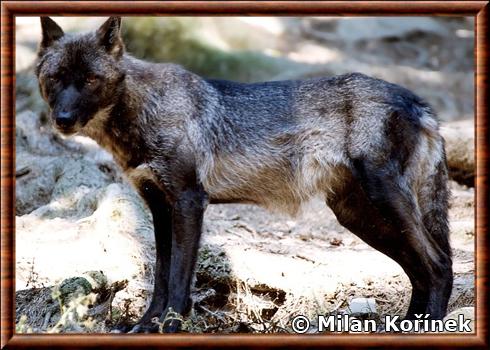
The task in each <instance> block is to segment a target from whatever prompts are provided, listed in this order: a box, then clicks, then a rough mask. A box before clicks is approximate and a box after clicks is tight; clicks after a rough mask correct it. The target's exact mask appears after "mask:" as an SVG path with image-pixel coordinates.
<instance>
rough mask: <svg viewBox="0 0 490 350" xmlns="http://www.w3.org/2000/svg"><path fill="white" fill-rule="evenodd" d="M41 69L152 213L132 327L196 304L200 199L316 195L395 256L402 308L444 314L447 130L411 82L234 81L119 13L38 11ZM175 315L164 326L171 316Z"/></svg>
mask: <svg viewBox="0 0 490 350" xmlns="http://www.w3.org/2000/svg"><path fill="white" fill-rule="evenodd" d="M41 24H42V32H43V37H42V42H41V45H40V48H39V54H38V61H37V70H36V74H37V77H38V79H39V85H40V90H41V93H42V96H43V98H44V99H45V100H46V101H47V103H48V104H49V107H50V109H51V118H52V121H53V123H54V125H55V127H56V129H58V130H59V131H60V132H61V133H63V134H66V135H70V134H74V133H79V134H83V135H87V136H89V137H91V138H93V139H94V140H96V141H97V142H98V143H99V144H100V145H101V146H102V147H104V148H105V149H107V150H109V151H110V152H111V153H112V154H113V156H114V159H115V160H116V161H117V163H118V164H119V165H120V166H121V168H122V169H123V171H124V172H125V174H126V175H127V177H128V179H129V180H130V181H131V182H132V184H133V185H134V186H135V187H136V189H137V190H138V191H139V193H140V195H141V196H142V198H143V199H144V200H145V202H146V204H147V205H148V207H149V209H150V210H151V213H152V215H153V222H154V226H155V243H156V252H157V255H156V269H155V271H156V276H155V286H154V293H153V297H152V300H151V304H150V306H149V308H148V310H147V311H146V313H145V314H144V315H143V317H142V318H141V320H140V321H139V322H138V323H137V324H136V325H135V326H134V327H133V328H132V330H131V331H132V332H152V331H155V330H156V329H157V326H156V324H155V323H153V322H152V319H153V318H154V317H160V320H164V319H165V316H166V314H167V313H168V311H169V309H170V308H171V309H172V310H173V311H174V312H176V313H179V314H184V313H186V312H188V311H189V309H190V307H191V301H190V297H189V294H190V284H191V279H192V274H193V269H194V265H195V262H196V254H197V249H198V246H199V239H200V235H201V225H202V220H203V213H204V210H205V209H206V206H207V205H208V203H254V204H257V205H262V206H265V207H268V208H272V209H279V210H283V211H286V212H289V213H292V214H294V213H295V212H297V211H298V209H299V207H300V206H301V204H302V203H304V202H305V201H307V200H308V199H309V198H310V197H312V196H313V195H318V194H320V195H322V196H323V197H324V198H325V201H326V202H327V204H328V206H329V207H330V208H332V210H333V212H334V213H335V215H336V217H337V219H338V221H339V222H340V224H342V225H343V226H345V227H346V228H347V229H349V230H350V231H351V232H353V233H354V234H356V235H358V236H359V237H361V238H362V239H363V240H364V241H365V242H367V243H368V244H369V245H371V246H372V247H374V248H375V249H377V250H379V251H380V252H382V253H384V254H386V255H388V256H389V257H391V258H392V259H394V260H395V261H396V262H398V263H399V264H400V265H401V266H402V267H403V269H404V271H405V272H406V273H407V275H408V277H409V278H410V281H411V284H412V287H413V290H412V297H411V300H410V307H409V309H408V313H407V318H409V319H410V318H412V319H413V318H415V315H416V314H430V317H431V318H434V319H440V318H442V317H443V316H444V315H445V313H446V309H447V304H448V299H449V296H450V293H451V288H452V282H453V274H452V263H451V249H450V245H449V239H448V222H447V209H448V195H449V194H448V188H447V170H446V160H445V153H444V143H443V139H442V138H441V136H440V135H439V132H438V124H437V122H436V119H435V117H434V114H433V112H432V111H431V109H430V107H429V106H428V105H427V104H426V103H425V102H424V101H423V100H422V99H420V98H419V97H417V96H415V95H414V94H413V93H412V92H410V91H408V90H406V89H404V88H402V87H400V86H397V85H394V84H390V83H387V82H385V81H382V80H379V79H374V78H370V77H367V76H365V75H362V74H358V73H353V74H346V75H341V76H336V77H331V78H318V79H309V80H298V81H274V82H265V83H256V84H240V83H236V82H231V81H222V80H205V79H203V78H201V77H199V76H197V75H195V74H193V73H191V72H188V71H186V70H184V69H183V68H181V67H179V66H177V65H174V64H155V63H148V62H145V61H142V60H139V59H136V58H134V57H131V56H130V55H128V54H127V53H125V49H124V44H123V42H122V40H121V36H120V26H121V19H120V18H119V17H111V18H109V19H108V20H107V21H106V22H105V23H104V24H103V25H102V26H101V27H100V28H99V29H98V30H97V31H95V32H92V33H88V34H83V35H69V34H64V33H63V31H62V29H61V28H60V27H59V26H58V25H57V24H56V23H55V22H54V21H52V20H51V19H50V18H47V17H44V18H41ZM179 326H180V323H179V321H178V320H175V319H170V320H167V321H166V323H165V324H164V327H163V329H164V331H166V332H175V331H177V330H178V329H179Z"/></svg>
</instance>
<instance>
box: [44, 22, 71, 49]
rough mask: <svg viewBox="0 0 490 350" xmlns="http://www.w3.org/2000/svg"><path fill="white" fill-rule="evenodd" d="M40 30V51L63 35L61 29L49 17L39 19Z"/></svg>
mask: <svg viewBox="0 0 490 350" xmlns="http://www.w3.org/2000/svg"><path fill="white" fill-rule="evenodd" d="M41 28H42V32H43V38H42V40H41V49H44V48H47V47H49V46H51V45H52V44H53V43H54V42H55V41H56V40H59V39H60V38H61V37H62V36H63V35H65V33H63V29H61V28H60V26H59V25H58V24H56V22H55V21H53V20H52V19H51V18H49V17H41Z"/></svg>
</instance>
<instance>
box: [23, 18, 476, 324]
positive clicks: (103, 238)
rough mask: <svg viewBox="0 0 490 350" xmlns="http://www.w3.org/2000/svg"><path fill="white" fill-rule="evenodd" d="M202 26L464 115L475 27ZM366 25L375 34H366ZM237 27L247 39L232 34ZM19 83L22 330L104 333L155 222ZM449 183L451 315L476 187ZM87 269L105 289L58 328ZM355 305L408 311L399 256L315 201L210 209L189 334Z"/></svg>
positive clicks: (146, 272) (140, 280) (465, 272)
mask: <svg viewBox="0 0 490 350" xmlns="http://www.w3.org/2000/svg"><path fill="white" fill-rule="evenodd" d="M209 21H210V22H209ZM209 21H208V22H209V23H208V22H205V24H206V23H207V27H206V28H207V30H208V31H210V32H211V33H214V34H213V35H215V36H217V35H218V34H219V35H220V36H219V38H220V40H221V41H219V40H216V41H217V44H216V45H218V44H219V45H221V46H222V48H223V47H227V49H233V48H234V47H233V45H232V44H231V43H236V42H240V43H242V45H243V46H245V47H246V48H247V49H250V48H251V47H252V46H253V45H255V49H256V50H262V51H263V52H266V53H269V54H270V55H271V56H272V57H278V58H277V59H278V60H279V61H280V62H283V61H282V60H284V59H288V60H290V61H294V62H295V64H298V65H300V66H302V67H303V68H301V69H299V68H298V69H297V70H289V71H284V72H283V74H282V75H280V76H278V78H288V77H302V76H314V75H319V74H324V73H325V72H328V73H329V72H337V73H343V72H347V71H352V70H356V71H362V72H364V73H367V74H372V75H375V76H379V77H381V78H384V79H387V80H391V81H394V82H397V83H401V84H403V85H405V86H408V87H410V88H412V89H414V90H415V91H417V93H418V94H420V95H422V96H424V97H426V98H427V99H428V100H429V102H431V103H432V104H433V105H435V107H436V109H437V110H438V111H439V112H440V113H439V114H440V116H441V119H443V120H445V121H454V120H462V119H468V118H471V117H472V113H473V104H472V103H473V95H472V94H473V90H472V86H473V73H472V58H471V57H472V56H471V53H472V50H473V47H472V45H473V39H472V38H471V35H472V32H471V30H472V22H471V21H469V20H460V21H457V20H446V21H442V20H431V19H427V18H425V19H424V18H420V19H417V20H416V21H415V22H412V23H410V22H409V21H395V22H394V21H393V20H391V19H388V20H386V21H384V22H383V21H370V20H365V21H364V22H363V20H357V21H355V20H351V19H349V20H345V21H338V20H330V19H325V20H322V19H319V18H312V19H305V20H299V19H286V20H285V22H284V23H286V24H288V25H287V26H285V25H284V23H282V24H283V25H282V26H278V22H277V21H274V20H272V19H267V20H264V21H262V22H260V21H259V22H253V21H251V20H249V19H247V20H243V21H242V20H240V19H225V21H228V22H227V23H228V24H230V23H232V24H233V23H234V24H235V25H236V28H239V29H240V31H238V30H237V31H229V32H228V33H225V31H223V30H222V27H223V26H224V24H223V23H221V22H219V21H216V20H209ZM213 21H214V22H213ZM230 21H231V22H230ZM67 22H68V21H67V20H65V23H67ZM92 22H93V21H92ZM210 23H211V24H212V25H211V24H210ZM32 25H33V24H32V22H31V21H29V20H25V21H20V22H19V26H18V35H17V40H18V47H17V50H18V52H22V53H23V54H21V55H17V57H18V58H17V64H18V68H19V70H18V71H20V69H21V68H26V67H28V66H29V64H31V63H32V59H33V55H34V51H33V49H34V47H35V40H33V39H32V35H33V34H32V31H33V29H32V28H33V27H32ZM85 25H86V24H85ZM366 26H367V27H369V28H371V29H372V30H371V31H366V30H363V28H366ZM36 28H37V27H36ZM210 28H211V29H210ZM228 28H229V27H228ZM243 28H245V29H246V28H248V29H249V32H250V33H252V34H250V37H251V38H252V39H250V37H247V36H244V35H243V34H238V32H243V30H242V29H243ZM252 28H253V29H254V30H253V31H252V30H251V29H252ZM233 33H235V35H233ZM253 33H255V34H253ZM256 33H261V34H260V35H259V36H257V34H256ZM254 35H256V36H257V38H255V39H254ZM237 37H238V39H240V38H241V39H240V40H241V41H240V40H238V39H237ZM247 40H248V41H247ZM235 49H236V48H235ZM281 64H282V63H281ZM295 67H297V66H295ZM304 67H307V69H306V68H304ZM28 72H29V71H28ZM18 82H19V83H18V93H17V96H18V99H17V117H16V122H17V130H16V147H17V154H16V156H17V158H16V170H17V174H18V177H17V186H16V196H17V197H16V210H17V215H16V289H17V291H18V292H17V304H16V309H17V323H18V330H19V331H29V330H31V331H41V332H45V331H49V330H52V331H53V330H54V329H55V330H56V331H66V332H69V331H83V332H107V331H109V330H110V329H111V328H112V327H113V326H114V325H117V324H124V323H128V322H131V321H133V320H134V319H136V318H137V317H138V315H141V313H142V312H143V311H144V308H145V307H146V304H147V302H148V298H149V296H150V295H151V291H152V278H153V277H152V274H153V260H154V247H153V232H152V223H151V218H150V216H149V213H148V211H147V209H146V207H145V206H144V204H143V203H142V202H141V200H140V199H139V198H138V196H137V195H136V194H135V192H134V190H133V189H132V188H131V187H130V186H129V185H128V184H127V183H126V182H125V180H124V179H123V178H122V176H121V174H120V171H119V169H118V167H117V166H116V165H115V164H114V162H113V160H112V158H111V156H110V155H108V154H107V153H106V152H104V151H102V150H101V149H99V148H98V146H97V145H96V144H95V143H93V142H92V141H90V140H88V139H85V138H83V137H74V138H70V139H63V138H61V137H59V136H58V135H56V134H54V133H53V132H52V130H51V128H50V126H49V122H48V121H47V118H46V116H45V115H44V114H43V113H41V111H42V110H43V108H44V107H43V104H42V102H40V101H39V98H38V97H36V96H35V95H36V94H37V92H36V88H37V86H36V83H35V81H33V80H32V77H31V76H30V75H29V74H27V75H25V74H24V75H23V76H22V77H21V78H20V79H19V78H18ZM456 82H457V83H456ZM466 134H468V133H466ZM469 137H471V135H470V136H469ZM450 186H451V190H452V198H451V207H450V225H451V242H452V246H453V251H454V266H453V267H454V273H455V283H454V288H453V293H452V296H451V300H450V306H449V310H450V311H451V310H454V309H456V308H459V307H462V306H473V305H474V276H473V275H474V234H475V229H474V189H473V188H472V187H467V186H465V185H461V184H458V183H457V182H455V181H451V182H450ZM87 271H98V273H100V274H101V275H102V276H104V278H105V279H107V282H104V283H103V285H104V286H103V287H100V286H99V287H97V288H91V291H92V292H93V293H94V294H93V295H94V299H93V300H88V299H84V300H82V302H81V303H82V304H83V303H85V304H83V305H85V306H86V308H85V309H83V310H79V312H78V311H77V312H78V314H77V315H78V316H76V317H75V316H74V321H73V320H72V321H73V322H71V321H70V322H68V321H66V323H65V324H64V325H63V327H58V328H56V327H55V328H53V327H54V325H55V324H56V323H59V320H60V310H59V305H58V301H59V300H61V299H57V297H56V295H54V298H53V292H52V289H51V287H52V286H54V285H58V286H59V285H60V283H61V282H62V281H64V280H66V279H67V278H70V277H75V276H82V275H84V273H86V272H87ZM85 275H86V274H85ZM104 281H105V280H104ZM89 289H90V288H89ZM87 293H88V292H87ZM87 293H85V294H87ZM354 297H372V298H375V300H376V304H377V313H378V314H379V315H383V314H400V315H403V313H404V312H405V310H406V308H407V306H408V301H409V298H410V285H409V282H408V278H407V277H406V275H405V273H404V272H403V270H402V269H401V268H400V267H399V266H398V265H397V264H396V263H395V262H394V261H392V260H391V259H389V258H387V257H386V256H384V255H383V254H381V253H379V252H377V251H375V250H374V249H372V248H370V247H369V246H368V245H366V244H365V243H364V242H362V241H361V240H360V239H359V238H357V237H356V236H354V235H353V234H351V233H350V232H349V231H347V230H346V229H344V228H343V227H341V226H340V225H339V224H338V223H337V221H336V219H335V217H334V215H333V213H332V212H331V211H330V210H329V209H328V208H327V207H326V206H325V205H324V203H322V202H321V201H320V200H314V201H313V202H312V203H310V204H309V205H308V206H307V207H305V208H304V210H303V213H302V214H301V215H300V216H299V217H297V218H291V217H287V216H284V215H281V214H276V213H270V212H267V211H265V210H263V209H261V208H258V207H254V206H248V205H214V206H210V207H209V208H208V210H207V212H206V215H205V220H204V233H203V238H202V242H201V250H200V256H199V262H198V268H197V272H196V277H195V287H194V288H193V298H194V300H195V307H194V309H193V311H192V313H191V315H190V316H189V320H190V322H188V323H186V324H185V327H184V328H185V329H186V330H187V331H191V332H202V331H204V332H267V331H281V330H288V329H289V328H288V327H289V319H290V318H291V316H293V315H296V314H305V315H316V314H325V313H329V312H336V311H339V310H343V309H345V308H346V307H347V305H348V302H349V301H350V300H351V299H352V298H354ZM67 305H68V302H67V303H66V305H65V309H64V311H65V312H66V311H67V310H68V309H69V308H68V307H67ZM77 310H78V309H77ZM94 310H96V311H94ZM68 311H69V310H68ZM72 311H73V310H72ZM70 312H71V311H70ZM73 312H74V311H73ZM75 314H76V312H75ZM22 315H25V316H26V317H25V318H22ZM87 320H89V321H90V320H91V321H90V322H88V321H87Z"/></svg>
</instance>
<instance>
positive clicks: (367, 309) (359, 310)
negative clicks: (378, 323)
mask: <svg viewBox="0 0 490 350" xmlns="http://www.w3.org/2000/svg"><path fill="white" fill-rule="evenodd" d="M347 312H348V313H349V314H351V315H360V314H375V313H376V300H375V299H374V298H354V299H352V300H351V301H350V303H349V307H348V308H347Z"/></svg>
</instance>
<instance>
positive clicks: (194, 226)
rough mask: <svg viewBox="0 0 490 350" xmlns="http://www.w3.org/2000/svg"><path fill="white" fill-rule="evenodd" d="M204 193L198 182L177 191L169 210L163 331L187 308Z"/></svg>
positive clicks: (175, 325)
mask: <svg viewBox="0 0 490 350" xmlns="http://www.w3.org/2000/svg"><path fill="white" fill-rule="evenodd" d="M206 205H207V195H206V193H205V192H204V190H203V189H202V187H200V186H198V187H197V188H192V189H186V190H185V191H183V192H181V193H180V194H179V196H178V198H177V200H176V202H175V205H174V207H173V213H172V254H171V264H170V275H169V284H168V303H167V307H166V309H165V311H164V312H163V314H162V315H161V317H160V322H161V323H163V331H164V332H166V333H173V332H176V331H178V330H179V328H180V324H181V322H180V315H182V314H185V313H187V312H188V311H189V309H190V307H191V306H192V305H191V300H190V284H191V281H192V275H193V272H194V267H195V264H196V258H197V250H198V248H199V239H200V237H201V228H202V220H203V215H204V210H205V209H206Z"/></svg>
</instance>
